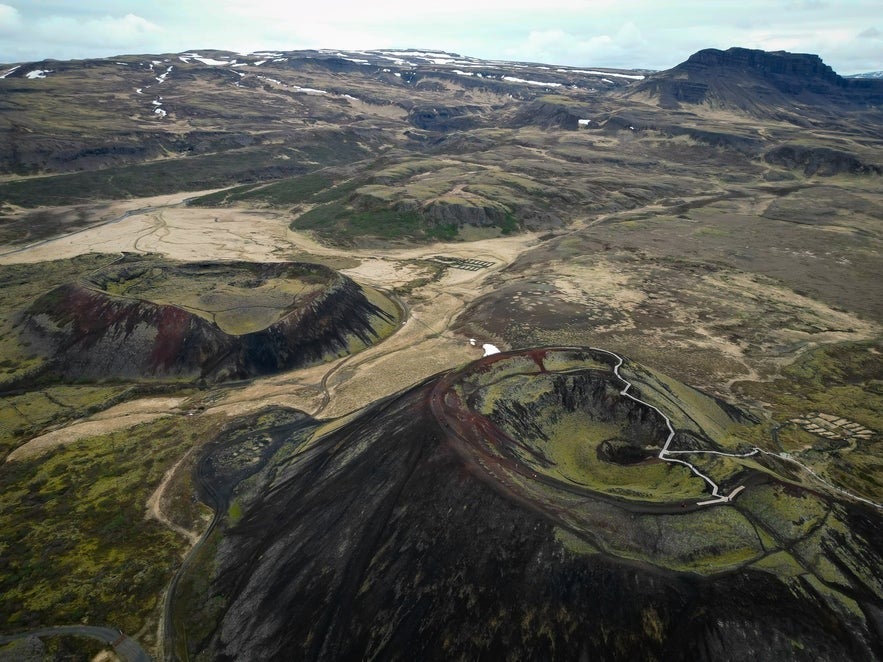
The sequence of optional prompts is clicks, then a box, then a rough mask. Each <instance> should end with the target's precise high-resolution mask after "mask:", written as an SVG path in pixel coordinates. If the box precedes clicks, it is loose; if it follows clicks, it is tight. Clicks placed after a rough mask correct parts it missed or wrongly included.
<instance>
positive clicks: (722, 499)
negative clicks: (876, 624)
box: [590, 347, 883, 509]
mask: <svg viewBox="0 0 883 662" xmlns="http://www.w3.org/2000/svg"><path fill="white" fill-rule="evenodd" d="M590 349H591V350H592V351H595V352H601V353H602V354H607V355H608V356H612V357H613V358H614V359H616V365H615V366H614V367H613V374H614V375H616V377H617V379H619V381H621V382H622V383H623V384H625V387H624V388H623V389H622V390H621V391H620V392H619V394H620V395H623V396H625V397H627V398H629V399H630V400H634V401H635V402H637V403H638V404H642V405H644V406H646V407H649V408H650V409H652V410H653V411H655V412H656V413H658V414H659V415H660V416H662V418H663V420H665V425H666V427H668V438H667V439H666V440H665V444H663V446H662V450H660V451H659V455H658V457H659V459H660V460H663V461H664V462H672V463H677V464H682V465H684V466H685V467H687V468H689V469H690V471H691V472H693V473H694V474H695V475H696V476H698V477H699V478H701V479H702V480H704V481H705V482H706V483H707V484H708V485H709V487H711V494H712V496H713V497H714V498H713V499H709V500H708V501H700V502H699V503H698V504H697V505H699V506H710V505H714V504H719V503H729V502H730V501H732V500H733V499H734V498H735V497H736V495H737V494H739V492H741V491H742V490H743V489H745V488H744V486H741V485H740V486H739V487H737V488H735V489H734V490H732V491H731V492H730V493H729V494H721V493H720V486H719V485H718V484H717V483H715V482H714V481H713V480H712V479H711V478H709V477H708V476H706V475H705V474H704V473H702V472H701V471H699V469H698V468H696V466H695V465H693V464H691V463H689V462H687V461H686V460H679V459H678V458H675V457H671V456H672V455H690V454H692V455H718V456H721V457H734V458H746V457H752V456H754V455H770V456H772V457H775V458H777V459H779V460H785V461H786V462H790V463H792V464H796V465H797V466H799V467H800V468H801V469H803V470H804V471H806V472H807V473H808V474H809V475H810V476H812V477H813V478H815V479H816V480H817V481H819V482H820V483H822V484H823V485H825V486H826V487H828V488H830V489H832V490H834V491H836V492H839V493H840V494H843V495H844V496H846V497H848V498H850V499H853V500H855V501H861V502H862V503H865V504H868V505H869V506H873V507H875V508H880V509H883V505H881V504H879V503H876V502H874V501H871V500H870V499H865V498H863V497H860V496H858V495H855V494H852V493H851V492H849V491H847V490H844V489H843V488H840V487H837V486H836V485H832V484H831V483H830V482H828V481H827V480H825V479H824V478H822V477H821V476H819V475H818V474H817V473H816V472H815V471H813V470H812V469H811V468H809V467H808V466H806V465H805V464H802V463H801V462H798V461H797V460H795V459H794V458H793V457H791V456H790V455H788V454H787V453H772V452H770V451H765V450H763V449H762V448H758V447H757V446H755V447H754V448H753V449H752V450H750V451H748V452H747V453H724V452H721V451H698V450H685V451H673V450H669V446H671V442H672V440H673V439H674V437H675V429H674V426H673V425H672V424H671V419H670V418H669V417H668V416H666V415H665V414H664V413H663V412H662V410H661V409H659V407H656V406H654V405H651V404H650V403H649V402H645V401H644V400H641V399H640V398H637V397H635V396H634V395H632V394H631V393H629V389H631V387H632V383H631V382H630V381H628V380H627V379H626V378H625V377H623V376H622V374H621V373H620V372H619V369H620V368H621V367H622V364H623V363H624V361H625V360H624V359H623V358H622V357H621V356H620V355H619V354H616V353H615V352H611V351H609V350H606V349H600V348H598V347H590Z"/></svg>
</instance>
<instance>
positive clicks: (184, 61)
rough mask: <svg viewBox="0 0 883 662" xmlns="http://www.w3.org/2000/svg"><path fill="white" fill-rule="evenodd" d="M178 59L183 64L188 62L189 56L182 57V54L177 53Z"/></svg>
mask: <svg viewBox="0 0 883 662" xmlns="http://www.w3.org/2000/svg"><path fill="white" fill-rule="evenodd" d="M178 59H179V60H181V62H183V63H184V64H190V58H189V57H184V56H183V55H179V56H178Z"/></svg>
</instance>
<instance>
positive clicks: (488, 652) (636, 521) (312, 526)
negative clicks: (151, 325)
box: [175, 350, 883, 660]
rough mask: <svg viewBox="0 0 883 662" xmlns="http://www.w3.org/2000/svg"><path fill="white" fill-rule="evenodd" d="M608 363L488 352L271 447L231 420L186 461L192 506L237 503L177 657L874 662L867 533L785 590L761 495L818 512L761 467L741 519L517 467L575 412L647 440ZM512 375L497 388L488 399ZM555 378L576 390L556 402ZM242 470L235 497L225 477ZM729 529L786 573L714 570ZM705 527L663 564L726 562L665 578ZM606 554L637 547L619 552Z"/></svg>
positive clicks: (596, 358) (207, 561)
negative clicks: (193, 466) (753, 535)
mask: <svg viewBox="0 0 883 662" xmlns="http://www.w3.org/2000/svg"><path fill="white" fill-rule="evenodd" d="M562 357H564V358H563V359H562ZM574 357H576V358H574ZM574 361H576V362H580V361H583V362H584V364H585V365H584V368H583V369H582V370H580V369H575V368H574V363H573V362H574ZM605 363H606V365H605ZM611 363H612V362H611V360H610V357H609V355H608V356H605V355H603V354H601V353H592V352H589V351H584V352H582V353H579V352H577V353H576V354H574V352H573V351H572V350H565V351H562V350H535V351H532V352H530V353H512V354H509V355H497V356H496V357H489V358H487V359H483V360H481V361H478V362H476V363H474V364H472V365H470V366H469V367H467V368H466V369H464V370H462V371H460V372H457V373H451V374H448V375H445V376H443V377H442V378H434V379H431V380H429V381H427V382H425V383H423V384H422V385H419V386H417V387H415V388H413V389H411V390H409V391H407V392H404V393H402V394H399V395H397V396H393V397H390V398H388V399H386V400H384V401H381V402H379V403H376V404H374V405H372V406H370V407H368V408H367V409H366V410H364V411H363V412H361V413H360V414H359V415H358V416H356V417H353V418H351V419H349V420H348V421H347V422H346V423H345V424H343V425H332V426H330V427H327V428H323V427H318V428H316V427H315V424H314V426H313V427H312V428H310V427H307V428H304V427H303V426H304V424H305V421H304V419H303V418H302V417H299V416H298V415H297V414H294V415H292V419H291V426H292V427H291V429H292V430H294V429H296V432H292V433H291V434H290V436H289V437H288V441H287V442H279V440H278V437H279V435H278V432H279V430H281V429H283V427H282V426H280V424H279V421H278V420H277V421H275V423H274V427H273V428H272V430H271V429H270V428H267V427H266V426H264V427H263V428H262V427H261V425H260V424H259V423H258V421H257V420H256V419H255V420H251V419H249V420H243V421H241V422H240V426H239V431H238V432H236V433H235V434H232V435H227V436H222V437H221V438H220V439H218V440H217V441H216V442H215V444H214V446H213V449H214V450H212V451H211V452H210V453H209V454H208V455H207V456H205V457H204V458H203V460H202V461H201V463H200V466H201V475H202V478H203V479H204V480H205V486H206V488H207V490H208V492H209V493H210V494H215V495H218V494H221V493H224V492H227V493H229V491H230V490H231V489H233V494H234V497H233V499H232V501H230V502H226V501H223V500H221V503H219V504H216V505H217V506H218V507H219V510H220V512H221V513H223V515H222V516H221V518H220V522H219V525H218V527H217V528H216V529H215V532H214V534H213V535H212V536H211V537H210V538H209V541H208V543H207V544H206V545H205V546H204V547H203V549H202V550H201V551H200V558H201V561H202V568H203V569H202V570H197V571H195V572H194V571H192V574H191V575H190V576H189V577H185V580H184V582H182V585H183V586H185V587H186V590H184V591H183V592H182V593H180V594H179V596H178V599H177V604H176V609H175V612H176V613H178V614H185V615H184V616H183V627H184V628H185V629H186V636H184V633H182V632H181V631H178V632H177V633H176V636H177V640H176V645H177V646H185V645H186V646H188V647H189V653H188V655H189V657H191V658H194V657H195V658H197V659H220V660H233V659H262V660H282V659H304V660H340V659H346V660H349V659H369V658H370V659H420V660H448V659H470V660H472V659H488V660H491V659H493V660H500V659H536V660H543V659H547V660H551V659H562V660H565V659H566V660H572V659H599V660H637V659H641V660H644V659H664V660H697V659H698V660H703V659H704V660H719V659H746V658H747V659H751V658H758V659H807V660H810V659H812V660H818V659H826V660H842V659H859V660H871V659H874V658H875V656H877V655H879V654H880V652H881V647H880V643H881V634H880V632H879V631H878V630H877V629H875V626H874V625H873V624H871V625H867V623H866V621H865V618H867V619H868V622H870V623H873V618H874V617H873V615H874V614H877V613H880V611H879V610H880V609H881V607H883V598H881V595H880V593H879V589H877V591H878V592H876V593H875V592H874V590H873V589H870V590H869V589H868V588H867V585H866V584H865V583H864V582H863V580H860V579H859V578H858V576H859V575H860V574H861V575H862V576H865V575H867V574H868V573H870V574H871V575H873V573H874V572H877V573H878V574H879V572H878V570H879V567H878V568H877V570H873V566H874V564H875V563H877V562H878V561H879V559H880V547H881V540H880V538H879V535H874V534H873V526H871V525H870V524H869V522H870V521H872V519H873V518H871V519H867V518H868V515H867V514H865V515H862V517H865V520H866V521H865V524H863V525H861V526H858V525H857V524H856V522H860V521H861V519H860V517H853V521H852V522H851V525H852V526H853V527H854V528H857V529H862V530H864V531H865V533H864V534H863V535H867V536H869V538H868V539H869V540H871V543H868V547H867V549H862V550H859V551H858V553H856V550H855V549H854V547H855V542H854V540H853V539H852V538H850V536H849V535H848V534H846V535H844V534H838V535H839V538H838V543H837V544H836V545H835V544H832V545H831V547H830V548H827V547H825V548H824V551H823V552H822V553H823V555H825V556H826V558H829V559H835V562H836V563H839V564H840V565H841V567H845V566H843V564H844V563H846V564H848V565H849V566H850V567H851V568H852V574H851V575H850V577H849V579H845V580H844V581H845V585H844V586H840V585H839V584H838V582H839V580H833V576H829V577H828V578H827V579H826V582H827V583H826V584H819V583H818V582H817V581H816V578H815V575H814V574H813V571H812V570H806V569H802V568H800V566H799V564H798V567H797V569H796V571H795V573H794V574H793V575H789V574H788V568H787V567H785V566H787V563H786V562H784V561H782V559H783V558H785V557H787V556H788V553H787V552H785V551H784V550H783V549H781V548H782V547H784V546H785V545H786V544H793V543H794V540H793V536H794V535H797V534H795V533H794V532H793V531H791V529H793V528H794V526H795V525H790V524H789V525H788V526H785V524H784V523H782V524H776V522H778V521H779V520H777V519H776V513H777V509H781V507H782V506H781V504H780V501H778V499H785V500H787V499H795V498H796V499H798V500H802V501H801V503H803V504H804V507H805V506H806V505H807V504H809V505H812V504H816V503H817V502H816V501H815V500H814V499H815V497H812V496H811V495H807V494H804V493H803V492H802V491H801V490H797V489H796V488H787V489H789V490H793V491H794V493H793V494H791V495H790V496H788V495H786V494H785V493H784V492H782V490H783V489H785V488H783V487H782V486H781V485H779V484H778V483H777V482H776V481H774V480H772V479H770V478H768V477H764V476H763V475H760V474H756V475H755V478H754V479H753V480H751V481H747V482H750V487H749V488H748V489H747V490H746V495H747V494H749V493H750V494H751V495H753V496H752V498H753V499H754V501H749V500H747V499H746V501H745V503H746V504H749V505H747V506H746V507H745V508H744V510H740V511H737V509H736V507H735V506H726V507H718V508H696V507H695V506H688V507H685V505H683V504H680V503H643V504H642V503H634V502H633V503H626V502H625V501H621V500H616V499H610V498H608V497H605V496H604V495H600V494H598V493H596V492H594V491H593V490H588V489H583V488H581V487H579V486H578V485H575V484H572V483H567V482H566V481H564V480H561V479H559V478H555V477H554V476H553V475H552V473H551V472H547V473H546V474H540V475H538V474H537V473H536V472H535V471H534V470H533V469H532V468H531V467H530V466H528V465H525V464H523V463H522V462H521V458H523V457H524V455H523V454H522V453H521V451H524V450H526V449H525V448H524V447H523V446H524V443H525V442H526V441H527V440H528V439H529V438H532V439H533V442H532V443H534V444H535V445H534V446H533V447H532V448H531V449H527V450H530V451H531V452H530V454H531V455H532V457H533V458H534V459H535V460H537V461H538V462H539V463H540V464H543V463H547V462H548V461H549V460H550V457H551V456H550V454H549V453H547V450H546V446H545V445H544V444H552V443H553V442H554V435H552V434H550V431H551V430H552V429H553V428H554V426H555V424H556V420H560V419H556V416H558V415H560V417H563V418H566V417H567V416H570V415H579V414H580V413H581V412H590V413H591V415H592V417H594V418H596V419H598V420H600V419H603V420H602V423H604V424H605V425H620V426H621V429H623V430H626V431H628V430H631V433H630V434H627V435H626V438H624V439H623V440H622V441H623V442H624V443H635V444H638V443H641V442H640V441H639V440H638V438H637V437H635V435H637V436H638V437H640V436H641V435H640V434H639V432H640V431H641V430H643V431H644V432H646V433H647V435H646V436H647V439H646V440H645V442H644V443H646V444H650V445H653V444H655V443H657V442H658V436H659V434H661V433H664V425H663V421H662V419H661V417H659V416H658V414H657V413H655V412H653V411H652V410H650V409H649V408H646V407H644V406H643V405H640V404H638V403H635V402H634V401H629V400H626V399H624V398H622V397H620V396H619V395H618V393H619V389H620V388H621V384H618V383H616V382H617V380H616V379H615V377H614V376H613V375H612V373H611ZM531 366H533V369H534V371H533V372H530V371H531ZM538 366H539V368H537V367H538ZM530 375H533V376H535V377H536V379H537V380H539V381H537V382H536V383H534V382H533V380H532V379H531V377H530ZM510 379H514V380H516V381H515V382H513V387H512V388H511V389H510V388H509V387H507V388H506V389H505V390H504V391H500V385H501V384H503V383H506V382H508V381H509V380H510ZM568 384H577V385H578V388H576V389H570V390H567V389H565V390H562V387H563V386H566V385H568ZM477 385H478V390H476V386H477ZM465 393H472V394H473V395H475V396H476V398H478V399H477V400H475V402H476V403H478V400H481V399H482V398H483V397H484V395H487V396H488V397H489V398H491V399H493V400H494V403H496V404H504V405H505V407H504V409H506V410H507V411H510V412H515V411H516V410H518V409H519V407H516V406H515V404H519V405H520V411H521V414H518V420H516V421H511V426H510V427H511V428H514V429H518V428H520V429H523V430H525V431H531V430H532V431H534V432H536V434H531V435H525V436H524V437H523V438H521V439H520V440H515V439H509V440H508V441H506V435H505V433H503V432H502V430H501V429H500V428H499V427H496V426H495V425H494V424H493V423H492V422H491V421H490V419H489V418H488V417H487V416H484V415H483V414H482V413H481V411H479V410H478V409H471V408H470V407H469V406H464V405H463V401H462V400H460V397H459V395H458V394H465ZM482 393H484V395H482ZM526 394H527V395H526ZM531 394H532V395H531ZM538 394H539V395H538ZM556 394H557V395H556ZM568 394H569V395H568ZM534 396H537V397H534ZM504 401H508V402H504ZM536 403H540V404H538V405H537V404H536ZM496 404H495V405H494V407H495V411H502V410H501V409H499V408H498V407H496ZM476 406H478V405H476ZM454 412H457V413H454ZM556 412H557V413H556ZM448 414H450V415H448ZM654 420H655V422H654ZM654 426H655V427H654ZM326 429H327V430H329V431H328V432H323V430H326ZM587 429H591V424H589V427H587ZM243 431H245V432H243ZM543 438H545V441H544V442H543V441H542V440H543ZM267 439H276V441H275V442H273V443H274V444H276V445H272V444H270V445H268V443H269V442H267V441H266V440H267ZM595 441H599V439H596V440H595ZM513 442H520V443H513ZM249 444H251V445H252V446H253V447H254V448H259V449H260V450H259V452H257V453H255V454H254V460H253V461H250V460H248V459H246V458H247V457H248V453H244V452H241V451H242V450H243V449H244V448H246V447H247V446H248V445H249ZM270 455H272V459H270V460H269V462H267V458H268V457H269V456H270ZM236 458H238V459H236ZM592 458H593V455H592V456H587V461H588V462H594V460H593V459H592ZM633 459H634V458H629V463H631V462H632V461H633ZM250 462H251V464H249V463H250ZM261 462H265V463H266V464H264V468H263V469H262V470H260V472H258V473H254V472H255V467H256V466H257V464H259V463H261ZM237 463H239V464H238V465H237ZM639 464H642V465H643V466H642V467H640V468H635V465H634V464H629V468H628V470H629V471H631V470H634V471H647V472H650V473H651V474H652V473H654V472H656V471H658V470H659V461H658V460H655V459H653V458H648V459H646V460H644V461H643V462H641V463H639ZM240 465H241V466H240ZM249 467H250V468H249ZM613 470H614V468H613V467H611V471H613ZM672 470H673V471H678V470H680V469H677V468H674V469H672ZM249 473H251V474H252V476H251V478H250V479H249V480H247V481H245V482H243V483H240V484H239V486H238V487H237V486H236V485H232V486H231V485H230V484H226V483H225V479H223V478H222V477H223V476H227V477H228V478H227V479H226V480H229V477H230V476H233V475H236V474H238V476H239V477H242V476H243V475H246V474H249ZM788 503H791V502H790V501H788ZM750 504H755V505H754V506H751V505H750ZM824 507H829V506H824ZM752 508H755V509H756V511H757V512H756V513H755V512H752V510H751V509H752ZM835 511H836V513H835ZM857 512H858V513H859V514H861V513H863V512H864V511H863V510H859V511H857ZM831 513H832V515H831V517H830V520H829V521H830V522H833V521H834V520H835V519H837V518H842V517H846V518H847V519H848V518H849V517H852V516H850V515H848V514H844V513H847V511H845V510H842V509H840V507H839V506H838V507H837V508H836V509H835V508H833V507H831ZM779 514H781V513H779ZM743 517H746V518H748V519H750V520H752V521H754V522H756V524H755V526H757V527H758V528H761V527H766V528H767V530H768V533H767V534H766V540H767V542H766V543H765V545H767V546H768V548H767V549H763V548H762V549H761V550H760V553H759V555H758V559H761V560H763V559H765V558H766V557H770V558H771V559H773V560H775V559H778V562H781V563H785V565H784V566H782V568H779V566H777V565H776V563H768V564H767V569H766V570H763V571H762V570H761V569H759V568H760V566H758V567H754V566H752V567H749V566H748V565H747V564H744V563H743V564H738V563H737V564H735V565H733V563H732V559H728V558H724V557H727V554H728V550H729V548H728V545H732V544H737V543H733V542H732V541H731V542H727V541H728V538H729V536H728V531H727V529H726V527H723V528H721V527H722V524H721V523H722V522H729V521H736V520H738V519H739V518H743ZM789 517H790V515H789ZM807 517H808V518H809V519H806V518H807ZM697 518H698V519H697ZM702 518H706V519H704V520H703V519H702ZM707 518H713V519H707ZM730 518H735V519H730ZM803 519H804V521H809V522H814V521H815V520H814V519H813V517H810V516H809V515H805V516H804V518H803ZM700 520H701V521H702V522H705V523H704V524H702V526H701V527H700V528H701V530H700V531H699V533H698V535H697V536H696V537H695V538H694V539H691V540H689V545H691V546H692V547H691V548H687V547H688V545H687V543H686V542H684V541H686V540H687V539H686V538H684V539H683V540H682V543H683V544H684V546H683V548H682V549H679V550H677V553H678V554H681V558H682V560H684V561H685V562H691V560H695V559H696V558H699V557H703V556H704V555H708V554H719V555H720V556H721V558H720V559H718V560H717V561H715V562H719V563H720V564H721V565H720V567H721V568H726V569H725V570H722V571H721V570H719V571H714V570H709V571H708V572H703V573H700V572H685V571H679V570H676V569H673V568H672V567H664V566H666V565H672V564H673V562H672V561H671V559H669V560H667V561H666V560H664V559H663V557H664V556H665V552H664V549H665V548H666V546H670V545H671V544H672V542H671V539H677V538H678V536H679V535H682V534H683V532H684V531H687V530H689V529H690V528H691V526H693V525H694V524H695V522H697V521H700ZM785 520H788V517H785ZM712 521H715V522H717V523H718V527H717V528H715V527H713V526H712V525H711V524H710V522H712ZM644 525H646V527H647V528H646V529H643V530H641V527H642V526H644ZM776 527H778V529H780V530H778V531H776V530H775V529H776ZM789 527H790V528H789ZM821 528H824V527H821ZM660 530H668V531H669V532H671V534H672V535H671V536H669V535H667V534H666V535H662V534H660ZM749 530H750V525H749ZM818 530H819V527H813V531H814V532H818ZM868 531H870V532H871V533H868ZM813 535H815V533H814V534H813ZM746 536H747V534H744V533H740V537H746ZM789 536H792V538H789ZM801 544H808V543H806V542H805V541H804V542H802V543H801ZM825 544H827V543H825ZM777 546H778V547H779V548H778V549H777ZM761 547H763V546H761ZM823 547H824V546H823ZM617 548H618V549H631V550H632V551H631V552H629V553H628V554H629V555H628V557H623V556H620V555H619V552H617V551H615V550H616V549H617ZM602 549H605V550H608V551H601V550H602ZM641 549H643V552H641ZM611 550H613V551H611ZM805 550H806V551H807V552H808V551H809V547H806V548H805ZM642 553H643V554H644V556H643V557H642V556H641V554H642ZM776 554H778V555H776ZM861 559H864V560H861ZM815 562H816V561H812V562H808V563H815ZM674 565H677V563H674ZM209 568H211V569H209ZM771 568H774V570H771ZM869 568H870V569H869ZM201 573H206V574H207V575H208V577H206V576H204V575H203V576H200V574H201ZM207 579H208V580H210V583H209V584H208V585H207V584H206V580H207ZM879 580H880V577H877V578H876V581H879ZM870 581H875V580H873V579H872V580H870ZM196 586H203V587H206V586H207V588H205V589H204V590H198V589H195V588H194V587H196ZM838 591H843V592H845V593H847V594H848V595H849V596H850V598H849V599H848V600H847V601H846V602H843V603H841V602H838V600H837V599H834V598H832V597H831V596H832V595H834V594H836V593H837V592H838ZM853 599H854V602H850V601H852V600H853ZM842 604H852V605H854V606H855V611H850V610H849V609H844V608H843V607H842ZM863 614H865V615H867V616H864V615H863ZM179 627H180V625H179ZM184 642H186V644H185V643H184ZM177 652H178V654H183V651H182V650H178V651H177Z"/></svg>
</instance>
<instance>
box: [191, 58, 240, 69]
mask: <svg viewBox="0 0 883 662" xmlns="http://www.w3.org/2000/svg"><path fill="white" fill-rule="evenodd" d="M193 59H194V60H199V61H200V62H202V63H203V64H207V65H209V66H212V67H216V66H218V65H220V64H231V62H230V61H229V60H215V59H214V58H211V57H194V58H193ZM233 62H236V60H233Z"/></svg>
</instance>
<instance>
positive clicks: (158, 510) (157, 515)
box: [144, 448, 199, 547]
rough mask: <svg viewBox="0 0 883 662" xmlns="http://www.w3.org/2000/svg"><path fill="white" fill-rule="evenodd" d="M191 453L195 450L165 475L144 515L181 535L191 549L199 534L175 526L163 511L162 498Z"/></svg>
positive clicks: (189, 452) (183, 457)
mask: <svg viewBox="0 0 883 662" xmlns="http://www.w3.org/2000/svg"><path fill="white" fill-rule="evenodd" d="M191 453H193V448H191V449H190V450H189V451H187V452H186V453H184V455H182V456H181V459H179V460H178V461H177V462H175V464H174V465H173V466H172V467H171V468H170V469H169V470H168V471H166V473H165V474H164V475H163V479H162V481H161V482H160V484H159V485H158V486H157V488H156V489H155V490H154V491H153V494H151V495H150V498H149V499H148V500H147V508H146V512H145V513H144V518H145V519H155V520H157V521H158V522H159V523H160V524H163V525H164V526H167V527H168V528H170V529H171V530H172V531H175V532H176V533H179V534H181V535H182V536H184V537H185V538H187V541H188V542H189V543H190V545H191V547H192V546H193V545H195V544H196V542H197V541H198V540H199V534H198V533H196V532H195V531H189V530H187V529H185V528H184V527H183V526H179V525H177V524H175V523H174V522H173V521H172V520H170V519H169V518H168V517H166V515H165V513H164V512H163V511H162V497H163V494H164V493H165V491H166V488H167V487H168V486H169V483H171V482H172V478H174V476H175V472H176V471H178V468H179V467H180V466H181V465H182V464H184V462H185V461H186V460H187V458H188V457H190V455H191Z"/></svg>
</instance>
